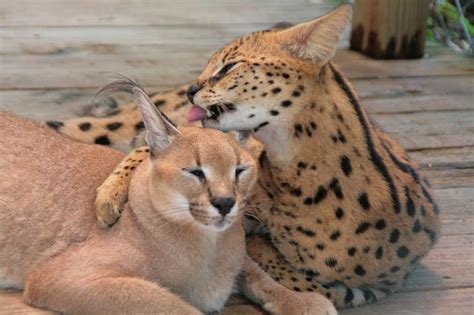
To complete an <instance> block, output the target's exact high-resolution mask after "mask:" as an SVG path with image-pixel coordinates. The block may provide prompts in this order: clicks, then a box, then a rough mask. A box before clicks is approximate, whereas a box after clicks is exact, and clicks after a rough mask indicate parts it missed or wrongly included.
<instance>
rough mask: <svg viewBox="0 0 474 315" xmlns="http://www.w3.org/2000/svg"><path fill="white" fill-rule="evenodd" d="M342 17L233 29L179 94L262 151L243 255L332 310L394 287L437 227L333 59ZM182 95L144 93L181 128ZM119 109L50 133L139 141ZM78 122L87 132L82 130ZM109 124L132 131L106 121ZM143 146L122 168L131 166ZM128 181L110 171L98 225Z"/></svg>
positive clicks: (423, 186)
mask: <svg viewBox="0 0 474 315" xmlns="http://www.w3.org/2000/svg"><path fill="white" fill-rule="evenodd" d="M350 13H351V8H350V6H348V5H343V6H341V7H339V8H337V9H336V10H334V11H333V12H331V13H329V14H328V15H325V16H323V17H320V18H318V19H316V20H314V21H310V22H307V23H303V24H299V25H296V26H293V27H290V28H287V29H277V30H269V31H261V32H256V33H253V34H250V35H248V36H244V37H241V38H239V39H237V40H235V41H233V42H231V43H230V44H228V45H226V46H225V47H224V48H223V49H221V50H220V51H218V52H217V53H215V54H214V55H213V56H212V58H211V59H210V61H209V63H208V65H207V67H206V69H205V70H204V72H203V73H202V74H201V76H200V77H199V79H198V80H197V81H196V82H195V83H194V84H193V85H192V86H191V87H190V88H189V90H188V97H189V98H190V99H191V100H192V102H193V103H194V105H193V106H194V107H193V111H194V113H196V111H197V112H199V110H200V109H199V108H201V114H202V115H203V117H198V118H203V124H204V125H205V126H206V127H211V128H217V129H220V130H225V131H228V130H243V129H245V130H251V131H252V132H253V134H254V136H255V138H256V139H258V140H259V141H261V142H262V143H263V146H264V150H263V151H259V150H258V147H256V150H255V152H254V153H255V154H258V155H259V161H260V166H261V169H262V172H261V175H260V179H259V185H258V189H256V191H255V192H254V196H253V198H252V202H251V205H250V206H249V208H248V209H247V210H248V211H249V212H251V213H252V214H253V216H256V217H257V218H258V220H259V221H260V222H261V223H262V224H263V226H264V230H265V233H264V234H260V235H257V236H255V235H254V236H249V237H248V243H247V245H248V251H249V254H250V255H251V256H252V257H253V259H254V260H255V261H257V262H258V263H259V264H260V265H261V266H262V267H263V268H264V269H265V270H266V271H267V272H268V273H269V274H270V275H271V276H272V277H273V278H274V279H276V280H277V281H279V282H280V283H282V284H284V285H285V286H287V287H288V288H292V289H294V290H296V291H316V292H320V293H321V294H323V295H325V296H327V297H328V298H329V299H330V300H332V301H333V302H334V304H335V305H336V306H337V307H346V306H356V305H361V304H364V303H367V302H372V301H374V300H377V299H379V298H381V297H383V296H384V295H385V294H386V293H388V292H393V291H396V290H397V289H399V288H400V287H401V285H402V283H403V280H404V278H405V276H406V275H407V273H408V272H410V271H411V270H413V268H414V266H415V265H416V263H417V262H418V261H419V259H420V258H421V257H423V256H424V255H425V254H426V253H427V252H428V251H429V249H430V248H431V247H432V246H433V244H434V242H435V241H436V239H437V237H438V234H439V229H440V221H439V217H438V213H439V210H438V207H437V205H436V204H435V202H434V201H433V197H432V195H431V193H430V191H429V188H428V186H429V184H428V182H427V180H426V178H425V177H424V176H423V175H421V174H420V173H419V171H418V168H417V166H416V164H415V163H414V162H413V161H411V160H410V159H409V158H408V157H407V155H406V154H405V152H404V150H403V149H402V148H401V147H400V146H399V145H398V144H397V143H396V142H395V141H393V140H392V139H391V138H390V137H389V136H388V135H386V134H384V133H383V132H382V131H380V130H379V129H377V128H376V127H375V126H374V125H373V124H372V123H371V121H370V120H369V117H368V115H367V113H366V111H365V110H364V108H363V107H362V106H361V104H360V102H359V98H358V96H357V94H356V93H355V91H354V90H353V89H352V87H351V85H350V83H349V82H348V81H347V79H346V78H345V77H344V75H343V74H342V72H341V71H340V70H339V69H338V68H337V67H336V66H335V65H334V64H333V63H332V62H331V61H330V59H331V58H332V56H333V54H334V50H335V46H336V42H337V40H338V37H339V34H340V33H341V32H342V30H343V28H344V26H345V25H346V23H347V20H348V19H349V16H350ZM184 91H185V90H184V89H183V88H180V89H178V90H177V91H173V92H169V93H168V94H157V95H154V96H153V100H154V101H155V104H156V105H157V106H160V109H162V110H163V111H165V112H166V113H167V114H168V115H169V116H172V117H173V119H174V120H178V119H177V117H181V121H180V122H182V123H183V124H185V123H184V122H183V120H182V117H184V111H186V110H188V109H189V107H190V106H189V105H185V104H184V100H185V99H184V97H185V96H184V94H185V92H184ZM170 96H172V97H170ZM196 106H197V107H196ZM129 108H130V109H129ZM125 110H127V111H128V112H127V113H125ZM204 110H205V112H204ZM123 111H124V112H123V113H120V114H118V115H115V116H112V117H108V118H104V119H97V120H90V119H89V118H81V119H79V120H75V121H69V122H65V123H64V126H62V127H61V128H60V129H59V130H60V131H61V132H65V133H68V134H70V135H72V136H74V137H76V138H79V139H82V140H84V141H89V142H94V141H95V142H101V140H100V139H107V140H108V141H106V142H108V144H110V145H112V146H117V145H118V143H119V142H121V141H124V140H125V142H126V143H128V144H131V146H135V145H137V144H138V143H143V142H142V141H140V140H138V141H137V140H135V141H132V139H133V138H134V137H132V136H135V135H136V134H137V131H135V127H137V126H138V127H140V118H139V116H138V114H136V110H135V109H133V105H128V106H127V107H124V108H123ZM198 116H199V115H198ZM204 116H205V117H204ZM129 117H132V118H129ZM189 117H190V116H189ZM196 117H197V116H192V117H191V120H194V119H196ZM78 122H80V123H82V124H84V123H90V124H91V128H88V129H87V130H82V129H81V125H80V124H78ZM96 122H98V123H96ZM115 123H116V126H119V125H120V128H128V129H127V130H128V131H127V135H130V136H127V137H126V138H124V137H121V136H118V137H117V136H116V135H118V133H119V132H120V129H115V130H111V128H108V129H107V126H108V125H109V124H110V125H114V124H115ZM114 126H115V125H114ZM112 129H113V128H112ZM78 135H80V136H78ZM88 135H91V137H89V136H88ZM116 138H117V139H116ZM138 139H140V137H138ZM140 154H141V153H140V152H139V151H136V153H132V154H131V155H130V156H129V157H128V159H127V160H125V161H124V162H123V163H122V165H121V166H120V168H121V169H122V170H125V171H127V172H129V171H131V169H132V168H133V167H135V165H136V164H138V163H139V161H140V159H141V158H140ZM127 185H128V184H127V181H126V178H123V179H121V178H119V177H118V176H116V175H112V176H111V177H110V178H109V179H108V181H107V182H106V183H104V185H103V188H104V189H103V190H102V191H100V192H99V199H98V206H99V207H98V209H99V219H100V220H102V223H103V224H106V223H113V222H114V221H115V220H116V219H117V218H118V217H119V215H120V213H119V210H120V208H121V206H122V204H123V201H124V200H126V191H127Z"/></svg>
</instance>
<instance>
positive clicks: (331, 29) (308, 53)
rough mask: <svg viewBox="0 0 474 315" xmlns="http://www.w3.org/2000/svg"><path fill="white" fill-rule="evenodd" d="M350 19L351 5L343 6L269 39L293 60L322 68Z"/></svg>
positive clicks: (332, 54) (333, 51)
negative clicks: (304, 61) (295, 58)
mask: <svg viewBox="0 0 474 315" xmlns="http://www.w3.org/2000/svg"><path fill="white" fill-rule="evenodd" d="M351 16H352V5H350V4H343V5H340V6H339V7H337V8H336V9H334V10H332V11H331V12H329V13H328V14H326V15H323V16H321V17H319V18H317V19H315V20H312V21H309V22H306V23H301V24H298V25H295V26H293V27H290V28H287V29H284V30H282V31H279V32H275V33H273V34H272V35H271V36H274V40H275V41H276V43H277V44H279V45H280V46H281V47H282V48H283V49H285V50H287V51H289V52H290V53H291V54H293V55H295V56H296V57H298V58H301V59H305V60H311V61H313V62H314V63H316V64H318V65H323V64H325V63H327V62H328V61H329V60H330V59H331V58H332V57H333V56H334V53H335V51H336V44H337V42H338V41H339V37H340V35H341V33H342V32H343V31H344V28H345V27H346V25H347V23H348V22H349V19H350V18H351Z"/></svg>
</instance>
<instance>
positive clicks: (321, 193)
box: [313, 186, 327, 204]
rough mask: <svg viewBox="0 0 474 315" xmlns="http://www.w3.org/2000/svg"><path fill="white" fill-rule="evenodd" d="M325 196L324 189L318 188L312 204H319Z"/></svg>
mask: <svg viewBox="0 0 474 315" xmlns="http://www.w3.org/2000/svg"><path fill="white" fill-rule="evenodd" d="M326 195H327V191H326V188H324V187H323V186H319V187H318V190H317V191H316V194H315V195H314V200H313V202H314V203H315V204H318V203H319V202H321V200H323V199H324V198H325V197H326Z"/></svg>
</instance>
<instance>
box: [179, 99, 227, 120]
mask: <svg viewBox="0 0 474 315" xmlns="http://www.w3.org/2000/svg"><path fill="white" fill-rule="evenodd" d="M235 110H236V107H235V105H234V104H232V103H215V104H211V105H207V106H206V107H205V108H204V107H202V106H199V105H196V104H193V105H192V106H191V108H190V109H189V111H188V113H187V114H186V120H187V121H188V122H189V123H191V122H194V121H199V120H201V121H205V120H215V121H219V117H220V116H221V115H223V114H224V113H226V112H233V111H235Z"/></svg>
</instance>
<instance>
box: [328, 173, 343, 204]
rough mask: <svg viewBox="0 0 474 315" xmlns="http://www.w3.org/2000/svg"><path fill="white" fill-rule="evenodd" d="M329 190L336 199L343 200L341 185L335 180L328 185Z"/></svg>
mask: <svg viewBox="0 0 474 315" xmlns="http://www.w3.org/2000/svg"><path fill="white" fill-rule="evenodd" d="M329 189H331V190H332V191H333V192H334V194H335V195H336V197H337V199H344V194H343V193H342V189H341V185H340V184H339V180H338V179H337V178H333V180H332V181H331V183H329Z"/></svg>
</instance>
